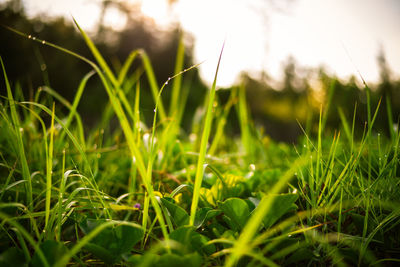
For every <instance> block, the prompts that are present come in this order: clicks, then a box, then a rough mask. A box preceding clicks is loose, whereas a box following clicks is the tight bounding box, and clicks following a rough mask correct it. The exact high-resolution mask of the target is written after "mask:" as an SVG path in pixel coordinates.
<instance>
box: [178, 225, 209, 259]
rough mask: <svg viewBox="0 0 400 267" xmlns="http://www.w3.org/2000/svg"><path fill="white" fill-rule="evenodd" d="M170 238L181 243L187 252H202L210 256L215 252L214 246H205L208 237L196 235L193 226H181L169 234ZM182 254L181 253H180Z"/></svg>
mask: <svg viewBox="0 0 400 267" xmlns="http://www.w3.org/2000/svg"><path fill="white" fill-rule="evenodd" d="M170 238H171V239H173V240H175V241H177V242H179V243H181V244H182V245H183V247H184V248H186V249H187V250H188V251H189V252H194V251H197V252H203V253H205V254H207V255H210V254H212V253H214V252H215V251H216V247H215V245H214V244H211V245H207V242H208V241H209V240H210V239H209V238H208V237H206V236H204V235H202V234H200V233H197V232H196V231H195V227H194V226H188V225H187V226H182V227H180V228H178V229H175V230H174V231H173V232H171V234H170ZM180 252H182V251H180Z"/></svg>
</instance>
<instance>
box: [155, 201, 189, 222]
mask: <svg viewBox="0 0 400 267" xmlns="http://www.w3.org/2000/svg"><path fill="white" fill-rule="evenodd" d="M161 202H162V204H163V205H164V206H165V207H166V208H167V210H168V212H169V214H170V215H171V219H172V221H173V222H174V223H175V225H176V226H178V227H179V226H183V225H187V224H188V223H189V215H188V214H187V212H186V211H185V210H184V209H183V208H181V207H179V206H178V205H176V204H174V203H172V202H171V201H168V200H167V199H166V198H162V199H161Z"/></svg>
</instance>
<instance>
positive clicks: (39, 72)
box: [0, 0, 400, 142]
mask: <svg viewBox="0 0 400 267" xmlns="http://www.w3.org/2000/svg"><path fill="white" fill-rule="evenodd" d="M398 14H400V2H399V1H396V0H383V1H378V0H365V1H361V0H355V1H345V0H337V1H333V0H328V1H316V0H308V1H307V0H285V1H277V0H263V1H261V0H251V1H238V0H232V1H225V0H214V1H192V0H186V1H185V0H115V1H111V0H70V1H60V0H55V1H54V0H53V1H51V0H42V1H36V0H25V1H22V0H10V1H5V0H0V23H1V24H2V25H5V26H8V27H12V28H14V29H16V30H18V31H21V32H24V33H26V34H31V35H32V36H37V37H38V38H40V39H43V40H46V41H49V42H52V43H55V44H58V45H60V46H62V47H65V48H67V49H70V50H72V51H75V52H77V53H79V54H81V55H83V56H85V57H88V58H92V56H91V55H90V52H89V50H88V49H87V47H86V45H85V43H84V41H83V39H82V37H81V36H80V34H79V33H78V31H77V29H76V27H75V26H74V25H73V21H72V16H73V17H74V18H76V20H77V21H78V22H79V23H80V25H81V26H82V27H83V28H84V29H85V30H86V31H88V33H89V34H90V36H91V37H92V38H93V40H94V41H95V43H96V45H97V46H98V47H99V49H100V51H101V53H102V54H103V56H104V57H105V58H106V59H107V61H108V63H109V64H110V65H112V66H113V67H114V68H115V69H118V68H119V66H120V65H121V62H123V61H124V60H125V59H126V57H127V56H128V55H129V53H130V52H131V51H132V50H134V49H138V48H143V49H144V50H145V51H146V52H147V53H148V54H149V57H150V59H151V61H152V64H153V67H154V70H155V73H156V77H157V80H158V83H159V85H161V84H162V83H163V82H164V81H166V80H167V79H168V77H170V76H171V75H172V74H173V72H174V62H175V56H176V50H177V47H178V41H179V38H180V36H181V34H183V36H184V40H185V46H186V50H185V51H186V52H185V53H186V55H185V57H186V60H185V65H186V67H189V66H192V65H193V64H197V63H200V62H202V64H201V65H200V66H199V67H198V68H196V69H194V70H192V71H190V72H187V73H185V74H184V76H183V79H184V84H185V85H186V86H189V87H190V93H189V97H188V104H187V108H186V111H185V115H184V120H183V124H184V125H183V126H184V129H185V131H187V132H188V133H190V131H191V124H192V120H193V116H194V114H195V113H196V110H197V107H199V106H201V105H202V104H203V102H204V97H205V93H206V91H207V89H208V88H209V87H210V83H211V81H212V79H213V77H214V72H215V68H216V63H217V59H218V53H219V50H220V49H221V47H222V43H223V42H224V41H225V50H224V54H223V58H222V63H221V70H220V74H219V77H218V87H219V91H218V97H219V99H220V101H221V102H222V103H223V102H226V101H227V100H228V98H229V94H230V91H229V89H230V88H232V87H235V86H245V88H246V92H247V100H248V105H249V108H250V110H251V116H252V118H253V119H254V124H255V126H256V127H257V128H260V129H263V132H264V133H265V134H267V135H269V136H271V137H272V138H273V139H275V140H278V141H285V142H296V141H297V139H298V136H300V135H302V130H301V127H300V126H299V125H302V126H303V127H304V128H306V129H307V131H310V132H312V131H313V129H314V128H317V127H316V125H317V123H318V116H319V111H320V109H321V108H322V110H323V112H328V119H327V122H326V130H327V131H332V132H333V131H335V130H340V129H341V122H340V117H339V113H341V114H343V115H344V116H345V117H346V118H347V119H348V120H349V121H351V120H352V118H353V114H354V110H355V105H356V106H357V111H356V114H355V119H356V124H355V126H356V134H359V135H361V134H362V132H363V129H364V128H363V127H364V122H365V121H366V120H367V115H366V111H367V108H366V91H365V84H364V83H363V81H362V80H363V79H364V80H365V81H366V84H367V85H368V87H369V88H370V89H371V90H372V95H371V103H372V107H373V108H374V107H376V105H377V104H378V102H379V101H380V100H381V101H382V102H381V108H380V110H379V113H378V117H377V120H376V123H375V125H376V129H377V131H378V132H380V133H382V134H386V135H389V134H390V132H391V131H392V130H393V129H389V128H388V120H387V117H388V113H387V110H386V107H387V105H390V106H391V107H392V114H391V115H392V116H393V120H394V121H395V122H397V123H395V127H396V129H394V130H395V131H397V130H398V129H397V128H398V119H399V114H400V78H399V73H400V71H399V70H400V48H399V47H400V46H399V44H400V35H399V34H398V29H400V16H398ZM0 40H1V41H0V56H1V57H2V59H3V60H4V62H5V65H6V70H7V75H8V78H9V80H10V81H11V82H12V84H13V86H15V85H16V84H17V83H18V84H19V85H21V87H22V89H23V90H22V91H23V94H24V98H25V99H32V98H33V96H34V94H35V92H36V91H37V90H38V88H40V87H41V86H48V87H50V88H52V89H54V90H56V91H57V92H58V93H59V94H61V95H62V96H64V97H65V98H66V99H67V100H70V101H71V100H72V99H73V97H74V95H75V92H76V90H77V87H78V85H79V82H80V80H81V79H82V78H83V76H84V75H85V74H86V73H88V72H89V71H90V67H89V66H88V65H87V64H86V63H84V62H81V61H79V60H77V59H76V58H73V57H71V56H68V55H66V54H64V53H62V52H60V51H57V50H55V49H53V48H51V47H48V46H44V45H41V44H40V43H36V42H32V40H29V39H27V38H24V37H21V36H19V35H17V34H15V33H13V32H11V31H10V30H8V29H6V28H5V27H0ZM136 68H140V62H137V63H136ZM0 79H1V85H0V92H1V95H3V96H4V95H5V86H4V79H3V77H1V78H0ZM146 82H147V81H146V79H145V77H142V78H141V88H142V91H141V106H140V109H141V112H142V114H143V116H144V117H143V119H144V120H145V121H150V120H151V118H152V116H153V109H154V103H153V100H152V97H151V93H150V90H149V89H148V85H147V84H146ZM169 92H170V90H168V87H167V88H166V90H165V91H164V93H163V97H164V100H165V103H169V101H168V100H169V97H170V95H169ZM106 102H107V95H106V93H105V90H104V89H103V88H102V86H101V83H100V81H99V80H98V79H97V78H93V79H91V80H90V81H89V83H88V86H87V88H86V89H85V92H84V96H83V100H82V101H81V103H80V106H79V111H80V113H81V115H82V117H83V119H84V121H85V125H86V127H87V128H90V127H93V125H95V124H96V123H97V122H98V120H99V118H98V117H97V114H100V112H99V111H100V110H101V109H102V108H104V106H105V104H106ZM235 117H236V116H235V111H234V110H232V114H231V116H230V122H229V125H228V131H229V132H231V133H232V135H234V134H236V133H237V131H238V130H237V129H238V126H237V122H236V119H235Z"/></svg>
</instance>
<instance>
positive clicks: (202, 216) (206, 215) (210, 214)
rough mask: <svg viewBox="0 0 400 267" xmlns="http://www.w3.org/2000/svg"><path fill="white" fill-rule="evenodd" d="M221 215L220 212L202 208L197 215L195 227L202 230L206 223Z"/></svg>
mask: <svg viewBox="0 0 400 267" xmlns="http://www.w3.org/2000/svg"><path fill="white" fill-rule="evenodd" d="M219 214H221V211H220V210H216V209H212V208H209V207H204V208H201V209H199V210H198V211H197V213H196V218H195V220H194V226H195V227H196V228H200V227H201V226H202V225H203V224H204V223H205V222H207V221H208V220H210V219H212V218H214V217H215V216H218V215H219Z"/></svg>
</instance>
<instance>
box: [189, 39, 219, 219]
mask: <svg viewBox="0 0 400 267" xmlns="http://www.w3.org/2000/svg"><path fill="white" fill-rule="evenodd" d="M224 45H225V43H224V44H223V45H222V49H221V53H220V55H219V59H218V64H217V70H216V71H215V76H214V82H213V84H212V87H211V90H210V92H209V95H208V103H207V111H206V115H205V122H204V130H203V134H202V136H201V143H200V152H199V158H198V160H197V168H196V176H195V181H194V190H193V198H192V205H191V207H190V219H189V224H190V225H191V226H193V225H194V220H195V218H196V210H197V206H198V204H199V198H200V188H201V183H202V180H203V174H204V167H203V165H204V163H205V157H206V152H207V144H208V137H209V135H210V131H211V122H212V118H213V112H212V109H213V104H214V97H215V90H216V86H217V76H218V70H219V65H220V63H221V58H222V52H223V51H224Z"/></svg>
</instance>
